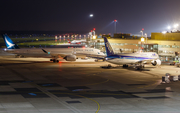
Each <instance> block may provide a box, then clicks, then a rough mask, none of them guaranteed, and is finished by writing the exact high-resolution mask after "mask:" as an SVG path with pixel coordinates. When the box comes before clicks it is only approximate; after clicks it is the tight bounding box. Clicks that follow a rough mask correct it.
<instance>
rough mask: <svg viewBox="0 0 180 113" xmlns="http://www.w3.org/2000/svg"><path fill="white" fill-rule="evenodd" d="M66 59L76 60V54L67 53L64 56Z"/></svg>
mask: <svg viewBox="0 0 180 113" xmlns="http://www.w3.org/2000/svg"><path fill="white" fill-rule="evenodd" d="M64 59H65V60H66V61H76V55H67V56H65V57H64Z"/></svg>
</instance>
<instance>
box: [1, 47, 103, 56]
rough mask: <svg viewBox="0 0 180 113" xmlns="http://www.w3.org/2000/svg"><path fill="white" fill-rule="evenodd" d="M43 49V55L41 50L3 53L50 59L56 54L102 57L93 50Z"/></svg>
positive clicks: (7, 50) (16, 50) (22, 49)
mask: <svg viewBox="0 0 180 113" xmlns="http://www.w3.org/2000/svg"><path fill="white" fill-rule="evenodd" d="M43 49H44V50H45V51H47V52H48V53H45V52H44V51H43V50H42V48H32V49H31V48H21V49H6V50H4V51H6V52H9V53H13V54H17V55H23V56H27V57H52V56H56V55H58V54H61V55H62V54H65V55H76V56H78V57H86V56H88V55H95V56H97V55H99V56H101V55H102V56H104V53H102V52H101V51H100V50H98V49H94V48H43Z"/></svg>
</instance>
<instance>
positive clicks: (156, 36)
mask: <svg viewBox="0 0 180 113" xmlns="http://www.w3.org/2000/svg"><path fill="white" fill-rule="evenodd" d="M151 39H152V40H176V41H180V32H172V33H164V34H163V33H151Z"/></svg>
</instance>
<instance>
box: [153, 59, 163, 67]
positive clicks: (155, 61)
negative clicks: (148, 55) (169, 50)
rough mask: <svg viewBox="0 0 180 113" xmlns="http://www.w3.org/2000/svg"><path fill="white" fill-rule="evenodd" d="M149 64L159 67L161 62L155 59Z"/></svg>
mask: <svg viewBox="0 0 180 113" xmlns="http://www.w3.org/2000/svg"><path fill="white" fill-rule="evenodd" d="M151 64H152V65H153V66H156V65H158V66H159V65H161V61H160V60H159V59H157V60H154V61H152V62H151Z"/></svg>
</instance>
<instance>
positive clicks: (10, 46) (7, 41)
mask: <svg viewBox="0 0 180 113" xmlns="http://www.w3.org/2000/svg"><path fill="white" fill-rule="evenodd" d="M2 36H3V39H4V42H5V44H6V47H7V48H8V49H19V47H18V46H17V45H16V44H15V43H14V42H13V41H12V40H11V39H10V38H9V37H8V35H6V34H3V35H2Z"/></svg>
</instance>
